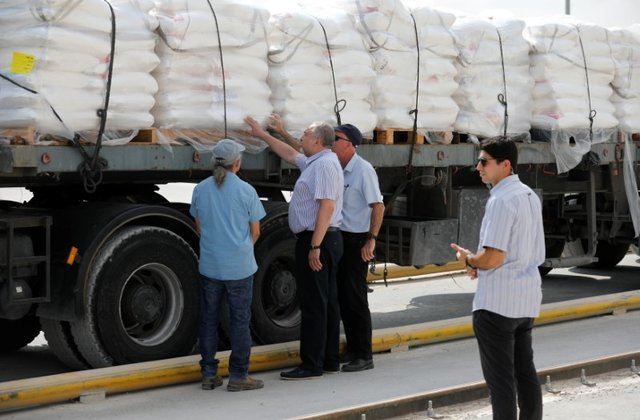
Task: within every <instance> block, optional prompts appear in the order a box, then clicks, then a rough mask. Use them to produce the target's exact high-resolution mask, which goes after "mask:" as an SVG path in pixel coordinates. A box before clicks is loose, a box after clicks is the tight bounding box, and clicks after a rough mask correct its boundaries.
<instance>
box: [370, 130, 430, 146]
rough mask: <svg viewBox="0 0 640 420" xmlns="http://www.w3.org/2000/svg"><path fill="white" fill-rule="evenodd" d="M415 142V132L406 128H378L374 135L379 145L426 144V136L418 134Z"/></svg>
mask: <svg viewBox="0 0 640 420" xmlns="http://www.w3.org/2000/svg"><path fill="white" fill-rule="evenodd" d="M416 134H417V135H416V139H415V141H414V139H413V137H414V135H413V130H411V129H404V128H376V129H375V131H374V134H373V138H374V141H375V142H376V143H377V144H412V143H413V144H424V135H422V134H420V133H416Z"/></svg>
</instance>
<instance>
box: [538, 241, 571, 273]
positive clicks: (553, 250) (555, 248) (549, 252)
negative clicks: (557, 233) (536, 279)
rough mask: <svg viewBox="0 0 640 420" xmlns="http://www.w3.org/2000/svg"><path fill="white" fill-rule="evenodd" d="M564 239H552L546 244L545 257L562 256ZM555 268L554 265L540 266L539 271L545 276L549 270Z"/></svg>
mask: <svg viewBox="0 0 640 420" xmlns="http://www.w3.org/2000/svg"><path fill="white" fill-rule="evenodd" d="M565 242H566V241H565V240H564V239H551V240H549V241H548V242H547V243H546V244H545V252H544V256H545V258H559V257H561V256H562V251H564V245H565ZM551 270H553V268H552V267H538V271H539V272H540V276H541V277H544V276H546V275H547V274H549V272H550V271H551Z"/></svg>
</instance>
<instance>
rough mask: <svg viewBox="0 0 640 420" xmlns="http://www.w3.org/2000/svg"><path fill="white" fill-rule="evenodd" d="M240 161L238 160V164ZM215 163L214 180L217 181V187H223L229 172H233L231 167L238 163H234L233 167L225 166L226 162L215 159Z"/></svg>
mask: <svg viewBox="0 0 640 420" xmlns="http://www.w3.org/2000/svg"><path fill="white" fill-rule="evenodd" d="M238 160H240V159H238ZM238 160H236V162H237V161H238ZM213 162H214V163H213V178H214V179H215V181H216V185H217V186H218V187H221V186H222V184H224V180H225V179H226V177H227V172H228V171H230V170H231V167H233V165H234V164H235V163H236V162H233V163H232V164H231V165H225V164H224V161H222V160H218V159H214V160H213Z"/></svg>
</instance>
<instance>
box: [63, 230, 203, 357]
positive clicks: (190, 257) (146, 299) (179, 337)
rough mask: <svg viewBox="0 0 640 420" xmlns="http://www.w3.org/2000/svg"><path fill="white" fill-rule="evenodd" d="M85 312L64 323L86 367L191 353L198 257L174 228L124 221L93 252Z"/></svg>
mask: <svg viewBox="0 0 640 420" xmlns="http://www.w3.org/2000/svg"><path fill="white" fill-rule="evenodd" d="M96 255H98V257H97V259H96V261H94V262H93V265H92V267H91V270H90V274H89V282H88V307H87V308H86V314H85V317H84V318H83V319H82V320H81V321H79V322H74V323H72V325H71V332H72V334H73V337H74V340H75V342H76V344H77V345H78V349H79V350H80V353H81V354H82V356H83V357H84V358H85V359H86V360H87V362H88V363H89V364H90V365H91V366H92V367H103V366H110V365H116V364H125V363H135V362H142V361H148V360H156V359H166V358H171V357H177V356H184V355H187V354H190V353H191V352H192V350H193V349H194V347H195V342H196V336H197V331H198V316H199V299H198V296H199V292H198V287H199V277H200V275H199V272H198V260H197V256H196V254H195V252H194V251H193V249H192V248H191V247H190V246H189V245H188V244H187V242H185V241H184V240H183V239H182V238H180V237H179V236H178V235H176V234H175V233H173V232H171V231H169V230H166V229H163V228H158V227H151V226H130V227H127V228H124V229H122V230H120V231H118V232H117V233H116V234H115V235H114V236H113V237H112V238H111V239H109V240H108V241H107V242H106V243H105V245H104V246H103V247H102V248H101V249H100V250H99V251H98V252H97V254H96Z"/></svg>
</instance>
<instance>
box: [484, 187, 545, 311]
mask: <svg viewBox="0 0 640 420" xmlns="http://www.w3.org/2000/svg"><path fill="white" fill-rule="evenodd" d="M484 247H490V248H495V249H499V250H501V251H504V252H505V258H504V262H503V264H502V265H501V266H500V267H498V268H494V269H491V270H481V269H479V270H478V287H477V290H476V294H475V297H474V299H473V310H474V311H476V310H479V309H485V310H487V311H491V312H494V313H497V314H500V315H502V316H505V317H509V318H533V317H536V316H538V314H539V313H540V303H541V301H542V289H541V280H540V273H539V272H538V266H539V265H540V264H541V263H542V262H543V261H544V256H545V246H544V230H543V227H542V207H541V204H540V199H539V198H538V196H537V195H536V193H535V192H534V191H533V190H531V188H529V187H528V186H526V185H525V184H523V183H522V182H520V179H519V178H518V176H517V175H511V176H508V177H507V178H504V179H503V180H501V181H500V182H498V184H496V186H495V187H494V188H493V189H492V190H491V196H490V197H489V200H488V201H487V207H486V209H485V215H484V218H483V219H482V226H481V227H480V243H479V245H478V252H479V251H480V250H482V249H483V248H484Z"/></svg>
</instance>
